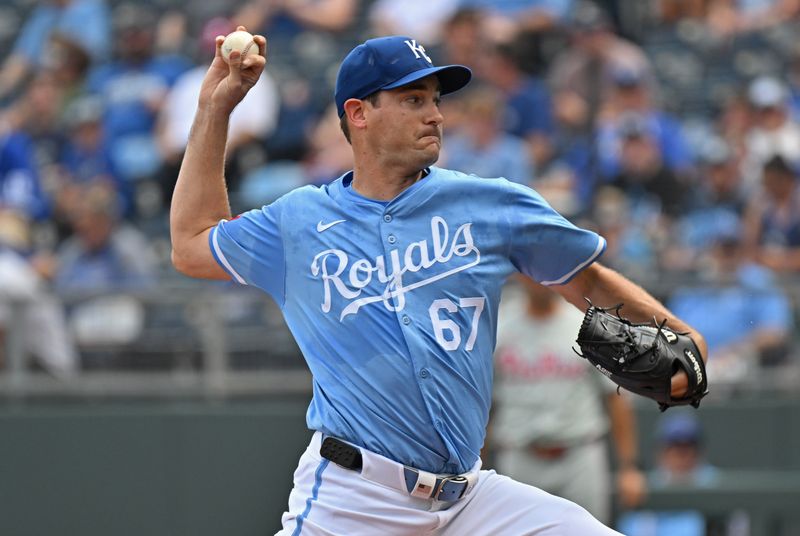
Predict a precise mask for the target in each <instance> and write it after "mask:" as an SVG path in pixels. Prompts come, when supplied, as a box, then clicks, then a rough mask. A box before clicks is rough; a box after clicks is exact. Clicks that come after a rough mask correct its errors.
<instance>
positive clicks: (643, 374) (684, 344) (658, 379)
mask: <svg viewBox="0 0 800 536" xmlns="http://www.w3.org/2000/svg"><path fill="white" fill-rule="evenodd" d="M621 307H622V305H621V304H620V305H618V306H616V307H609V308H607V309H603V308H600V307H595V306H594V305H591V303H590V304H589V309H588V310H587V311H586V315H585V316H584V318H583V323H582V324H581V329H580V332H578V340H577V341H576V342H577V343H578V346H580V349H581V352H582V353H580V352H579V353H578V355H580V356H581V357H584V358H586V359H588V360H589V362H591V363H592V365H594V366H595V368H597V369H598V370H599V371H600V372H602V373H603V374H605V375H606V376H608V377H609V378H611V380H612V381H613V382H614V383H616V384H617V385H618V386H620V387H623V388H625V389H627V390H628V391H631V392H633V393H636V394H639V395H642V396H646V397H648V398H652V399H653V400H655V401H656V402H658V406H659V408H660V409H661V411H665V410H666V409H667V408H669V407H671V406H681V405H686V404H691V405H692V406H694V407H695V408H696V407H698V406H699V405H700V399H701V398H703V397H704V396H705V395H706V394H708V379H707V377H706V367H705V364H704V363H703V359H702V357H701V356H700V351H699V350H698V348H697V345H696V344H695V342H694V341H693V340H692V339H691V337H689V336H688V335H687V334H685V333H677V332H675V331H672V330H671V329H669V328H666V327H664V325H665V324H666V320H665V321H664V322H662V323H661V324H660V325H659V324H656V323H655V321H654V322H653V324H633V323H631V322H630V321H628V320H627V319H625V318H622V317H621V316H620V314H619V310H620V308H621ZM609 311H613V314H611V313H610V312H609ZM576 352H577V350H576ZM680 369H683V371H684V372H686V375H687V376H688V377H689V388H688V390H687V392H686V394H685V395H684V396H683V397H682V398H673V397H672V394H671V393H670V385H671V383H670V380H671V379H672V376H673V374H675V373H676V372H677V371H678V370H680Z"/></svg>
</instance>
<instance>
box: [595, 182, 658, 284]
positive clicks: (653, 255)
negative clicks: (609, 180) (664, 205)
mask: <svg viewBox="0 0 800 536" xmlns="http://www.w3.org/2000/svg"><path fill="white" fill-rule="evenodd" d="M636 208H642V207H641V206H640V207H634V206H633V204H632V203H631V201H630V199H629V198H628V197H627V196H626V195H625V192H623V191H622V190H620V189H619V188H615V187H613V186H602V187H600V188H599V189H598V191H597V194H596V195H595V197H594V202H593V203H592V212H591V219H592V221H593V222H594V223H595V224H596V229H597V232H598V233H599V234H600V235H602V236H603V237H604V238H605V239H606V244H607V246H606V251H605V253H603V259H604V261H603V262H604V263H605V264H607V265H609V266H611V267H612V268H616V269H619V270H621V271H625V272H626V273H631V274H639V275H640V276H644V275H647V274H651V275H652V274H653V273H654V271H656V270H658V258H659V257H658V256H659V249H660V245H661V243H662V242H663V238H662V237H661V236H660V231H661V229H660V228H659V223H660V218H659V215H658V214H657V213H653V212H652V211H649V210H644V211H643V212H636V210H635V209H636ZM645 208H646V207H645Z"/></svg>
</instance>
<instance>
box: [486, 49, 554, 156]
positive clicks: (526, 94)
mask: <svg viewBox="0 0 800 536" xmlns="http://www.w3.org/2000/svg"><path fill="white" fill-rule="evenodd" d="M481 76H482V77H483V78H484V79H485V81H486V82H488V83H489V84H491V85H493V86H495V87H496V88H498V89H499V90H500V91H501V92H502V94H503V97H504V101H505V110H504V112H503V129H504V130H505V131H506V132H508V133H509V134H512V135H514V136H518V137H520V138H522V139H524V140H525V141H526V142H527V144H528V148H529V153H530V158H531V160H533V162H534V164H535V165H537V166H544V165H546V164H547V163H548V161H549V160H550V158H551V156H552V151H553V150H552V144H551V141H550V135H552V133H553V113H552V104H551V102H550V94H549V92H548V90H547V87H546V86H545V85H544V83H543V82H542V81H541V80H539V79H538V78H536V77H534V76H531V75H528V74H526V73H524V72H523V71H522V69H521V68H520V66H519V64H518V62H517V56H516V52H515V49H514V48H513V47H511V46H508V45H498V46H495V47H492V48H490V49H489V50H488V53H487V58H486V60H485V61H484V62H483V64H482V68H481Z"/></svg>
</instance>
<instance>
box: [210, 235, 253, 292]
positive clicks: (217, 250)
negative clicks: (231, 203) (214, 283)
mask: <svg viewBox="0 0 800 536" xmlns="http://www.w3.org/2000/svg"><path fill="white" fill-rule="evenodd" d="M222 221H225V220H222ZM220 223H222V222H220ZM218 231H219V227H215V228H214V229H212V230H211V244H212V245H213V247H214V257H216V258H217V261H219V263H220V264H222V267H223V268H225V269H226V270H227V271H228V273H229V274H231V275H232V276H233V278H234V279H236V281H237V282H238V283H241V284H242V285H246V284H247V282H246V281H245V280H244V278H243V277H242V276H240V275H239V274H238V273H237V272H236V270H234V269H233V266H231V263H229V262H228V259H226V258H225V254H224V253H222V248H220V247H219V242H218V241H217V232H218Z"/></svg>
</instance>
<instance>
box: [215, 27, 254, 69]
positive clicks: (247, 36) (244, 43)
mask: <svg viewBox="0 0 800 536" xmlns="http://www.w3.org/2000/svg"><path fill="white" fill-rule="evenodd" d="M220 51H221V52H222V57H223V58H224V59H225V61H227V62H230V56H231V52H233V51H238V52H239V53H240V54H241V55H242V58H244V57H245V56H247V55H248V54H261V51H260V50H259V46H258V43H256V40H255V38H254V37H253V34H251V33H250V32H247V31H245V30H236V31H235V32H231V33H229V34H228V35H227V36H225V41H223V42H222V47H221V49H220ZM261 55H263V54H261Z"/></svg>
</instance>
